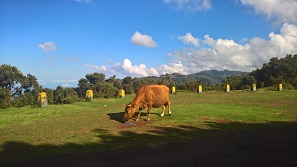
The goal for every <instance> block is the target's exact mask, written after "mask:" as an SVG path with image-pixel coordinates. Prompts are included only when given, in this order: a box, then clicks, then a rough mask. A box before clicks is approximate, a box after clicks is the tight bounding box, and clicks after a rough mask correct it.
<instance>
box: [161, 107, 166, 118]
mask: <svg viewBox="0 0 297 167" xmlns="http://www.w3.org/2000/svg"><path fill="white" fill-rule="evenodd" d="M164 111H165V105H164V106H162V113H161V114H160V117H163V116H164Z"/></svg>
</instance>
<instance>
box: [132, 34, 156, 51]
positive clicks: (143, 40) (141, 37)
mask: <svg viewBox="0 0 297 167" xmlns="http://www.w3.org/2000/svg"><path fill="white" fill-rule="evenodd" d="M131 43H132V44H134V45H140V46H145V47H150V48H155V47H157V46H158V45H157V43H156V42H155V41H154V40H153V38H152V37H151V36H149V35H146V34H141V33H140V32H138V31H136V32H135V33H134V34H133V35H132V37H131Z"/></svg>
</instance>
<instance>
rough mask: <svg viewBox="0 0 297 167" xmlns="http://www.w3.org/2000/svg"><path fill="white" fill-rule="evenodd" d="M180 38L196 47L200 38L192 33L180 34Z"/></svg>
mask: <svg viewBox="0 0 297 167" xmlns="http://www.w3.org/2000/svg"><path fill="white" fill-rule="evenodd" d="M178 39H179V40H181V41H182V42H184V43H185V44H188V43H189V44H192V45H194V46H196V47H198V46H199V39H198V38H195V37H193V36H192V34H191V33H186V34H185V35H184V36H178Z"/></svg>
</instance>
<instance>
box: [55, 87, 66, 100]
mask: <svg viewBox="0 0 297 167" xmlns="http://www.w3.org/2000/svg"><path fill="white" fill-rule="evenodd" d="M63 103H64V89H63V87H62V86H57V88H56V90H55V91H54V104H63Z"/></svg>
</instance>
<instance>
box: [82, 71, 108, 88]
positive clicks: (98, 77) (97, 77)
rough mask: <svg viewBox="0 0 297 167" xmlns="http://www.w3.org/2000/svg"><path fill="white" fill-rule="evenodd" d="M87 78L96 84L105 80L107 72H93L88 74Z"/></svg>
mask: <svg viewBox="0 0 297 167" xmlns="http://www.w3.org/2000/svg"><path fill="white" fill-rule="evenodd" d="M86 78H87V79H88V82H89V83H91V84H94V85H96V84H97V83H99V82H104V81H105V74H104V73H98V72H94V73H93V74H87V75H86Z"/></svg>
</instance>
